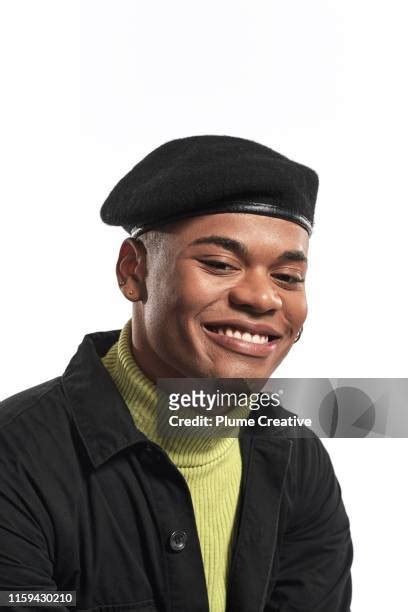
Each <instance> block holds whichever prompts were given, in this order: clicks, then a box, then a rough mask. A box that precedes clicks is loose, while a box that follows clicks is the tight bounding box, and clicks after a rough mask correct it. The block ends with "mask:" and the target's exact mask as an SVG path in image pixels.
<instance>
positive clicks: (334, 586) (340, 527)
mask: <svg viewBox="0 0 408 612" xmlns="http://www.w3.org/2000/svg"><path fill="white" fill-rule="evenodd" d="M294 446H295V448H296V450H295V452H294V460H293V465H292V467H291V470H290V471H291V474H290V482H289V492H288V499H287V522H286V528H285V530H284V532H283V533H282V534H281V541H280V545H279V547H278V558H277V571H276V573H275V578H274V580H273V582H272V584H271V589H270V594H269V600H268V603H267V605H266V607H265V612H349V611H350V601H351V575H350V568H351V563H352V557H353V549H352V542H351V537H350V525H349V520H348V517H347V514H346V511H345V508H344V505H343V502H342V499H341V490H340V486H339V484H338V482H337V479H336V477H335V474H334V471H333V467H332V464H331V461H330V458H329V456H328V454H327V451H326V449H325V448H324V446H323V444H322V442H321V441H320V440H319V439H318V438H309V439H302V440H296V441H295V445H294ZM290 489H292V490H290Z"/></svg>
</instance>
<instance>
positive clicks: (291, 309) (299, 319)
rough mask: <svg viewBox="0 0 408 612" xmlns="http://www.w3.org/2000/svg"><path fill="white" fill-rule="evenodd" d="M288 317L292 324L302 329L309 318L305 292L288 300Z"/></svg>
mask: <svg viewBox="0 0 408 612" xmlns="http://www.w3.org/2000/svg"><path fill="white" fill-rule="evenodd" d="M285 310H286V316H287V318H288V319H289V321H291V323H292V324H293V325H295V326H297V327H301V326H302V325H303V323H304V321H305V319H306V317H307V300H306V295H305V293H304V292H302V293H298V294H297V295H292V296H290V298H288V299H287V300H286V309H285Z"/></svg>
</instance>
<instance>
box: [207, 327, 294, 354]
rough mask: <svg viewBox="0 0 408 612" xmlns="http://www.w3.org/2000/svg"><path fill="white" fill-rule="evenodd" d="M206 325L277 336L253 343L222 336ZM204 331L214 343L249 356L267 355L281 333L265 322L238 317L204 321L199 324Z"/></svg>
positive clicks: (277, 341)
mask: <svg viewBox="0 0 408 612" xmlns="http://www.w3.org/2000/svg"><path fill="white" fill-rule="evenodd" d="M206 325H210V326H211V327H237V328H238V329H240V330H242V331H244V332H245V331H247V332H249V333H251V334H260V335H264V336H267V335H268V336H277V337H276V338H274V339H273V340H271V341H270V342H267V343H266V344H255V343H254V342H247V341H246V340H241V339H240V338H234V337H231V336H224V335H223V334H218V333H217V332H213V331H211V330H209V329H208V328H207V327H206ZM201 327H202V329H203V330H204V333H205V334H206V335H207V336H208V337H209V338H210V339H211V340H212V341H213V342H215V343H216V344H218V345H219V346H222V347H223V348H225V349H228V350H230V351H234V352H235V353H239V354H241V355H247V356H250V357H269V355H271V354H272V353H273V352H274V351H275V350H276V348H277V346H278V343H279V341H280V340H281V337H282V334H280V333H279V332H277V331H276V330H275V329H274V328H273V327H271V326H269V325H265V324H262V325H260V324H257V323H252V322H249V321H241V320H238V319H228V320H223V321H206V322H205V323H202V325H201Z"/></svg>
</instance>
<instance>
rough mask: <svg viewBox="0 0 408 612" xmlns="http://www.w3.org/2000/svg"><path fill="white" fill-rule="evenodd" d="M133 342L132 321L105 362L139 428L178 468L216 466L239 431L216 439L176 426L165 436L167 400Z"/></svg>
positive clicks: (210, 434)
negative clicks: (144, 367) (138, 360)
mask: <svg viewBox="0 0 408 612" xmlns="http://www.w3.org/2000/svg"><path fill="white" fill-rule="evenodd" d="M131 342H132V321H131V320H129V321H128V322H127V323H126V325H125V326H124V327H123V329H122V331H121V333H120V336H119V340H118V342H117V343H116V344H115V345H113V346H112V347H111V349H110V350H109V351H108V353H107V354H106V355H105V357H103V359H102V361H103V363H104V365H105V366H106V367H107V369H108V370H109V372H110V374H111V376H112V378H113V380H114V382H115V384H116V386H117V388H118V390H119V393H120V394H121V395H122V397H123V399H124V401H125V403H126V404H127V406H128V408H129V411H130V413H131V415H132V417H133V420H134V422H135V425H136V427H137V428H138V429H140V430H141V431H142V432H143V433H144V434H145V435H146V436H147V437H148V438H149V439H150V440H152V441H153V442H155V443H156V444H158V445H159V446H161V447H162V448H163V449H164V450H165V451H166V452H167V453H168V454H169V455H170V457H171V459H172V461H173V462H174V463H175V464H176V465H177V466H179V467H199V466H204V465H206V466H208V464H211V463H217V462H218V461H219V460H221V459H222V458H223V457H224V455H225V454H226V453H228V452H229V451H231V449H232V447H233V446H235V445H236V444H238V440H237V437H236V433H237V431H236V430H235V431H233V430H232V429H231V430H230V433H231V435H234V437H218V436H214V433H213V431H212V430H211V428H202V429H200V433H199V435H197V434H196V435H194V436H193V435H191V429H190V428H184V427H177V428H174V430H175V431H174V433H173V431H172V434H171V436H166V437H164V436H163V434H162V432H163V429H162V428H161V427H160V425H159V423H160V422H164V421H163V419H165V420H166V421H168V417H169V411H168V401H167V398H165V396H164V395H163V394H162V393H161V392H160V391H159V390H158V388H157V386H156V385H155V384H154V383H153V382H152V381H151V380H150V379H149V378H147V377H146V376H145V375H144V373H143V372H142V370H141V369H140V368H139V366H138V365H137V363H136V361H135V359H134V356H133V353H132V349H131ZM247 412H248V411H247V409H243V408H236V409H234V410H233V411H232V412H231V415H232V414H233V415H234V416H235V417H238V416H240V417H242V416H245V415H246V414H247ZM187 430H188V431H187Z"/></svg>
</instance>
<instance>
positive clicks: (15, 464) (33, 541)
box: [0, 447, 68, 612]
mask: <svg viewBox="0 0 408 612" xmlns="http://www.w3.org/2000/svg"><path fill="white" fill-rule="evenodd" d="M3 448H4V447H3ZM51 533H52V525H51V524H50V518H49V517H48V516H47V512H46V509H45V508H44V506H43V504H42V502H41V497H40V495H39V494H38V492H37V491H36V488H35V483H33V482H32V481H31V480H30V474H29V471H28V470H26V469H24V467H23V466H22V465H21V464H20V463H19V461H18V459H14V458H12V459H10V458H9V459H7V460H5V459H4V453H3V458H2V459H1V458H0V591H11V590H30V591H31V590H32V591H41V590H47V591H56V590H57V585H56V583H55V582H54V580H53V562H52V558H51V552H50V548H51V547H50V538H51ZM0 609H1V610H2V611H3V610H10V611H12V610H16V609H17V610H27V611H30V612H32V611H33V610H37V609H38V610H40V609H44V608H41V607H38V608H37V606H35V607H33V606H30V607H28V606H18V607H17V608H16V607H9V606H2V607H1V608H0ZM46 609H47V610H53V609H55V610H58V611H60V612H63V611H64V610H66V611H68V608H66V607H63V606H59V607H55V608H54V607H53V606H51V607H49V606H47V608H46Z"/></svg>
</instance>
